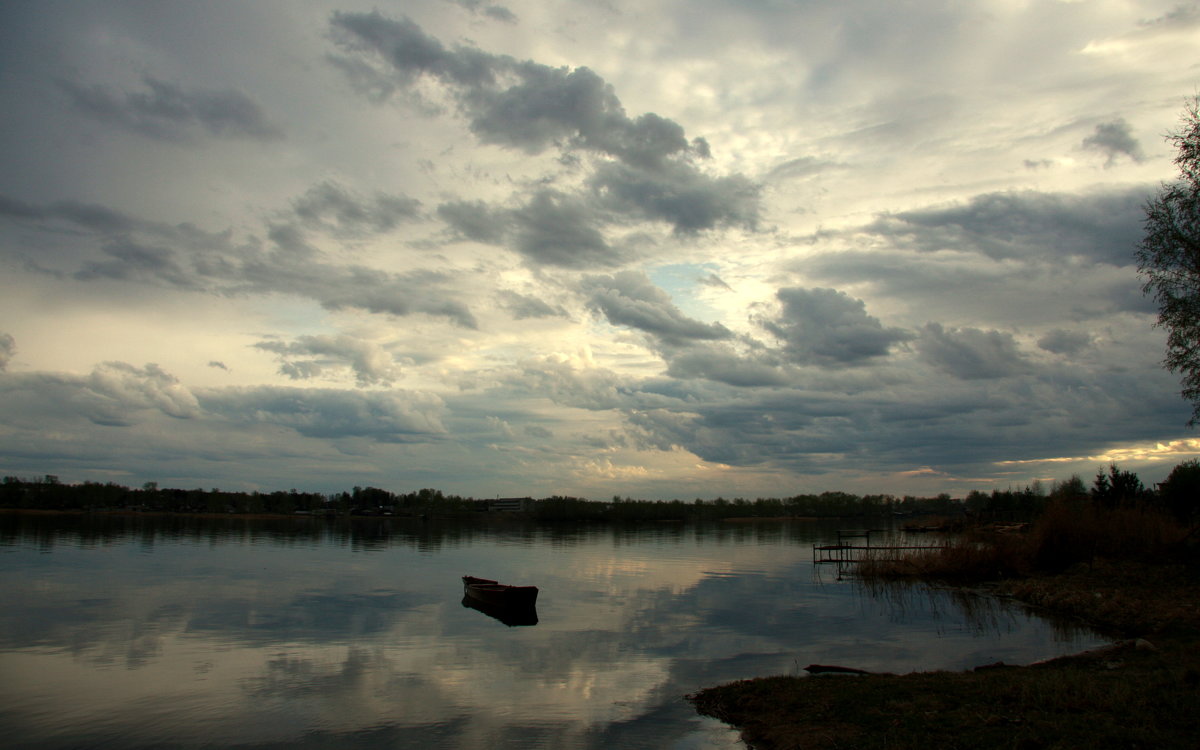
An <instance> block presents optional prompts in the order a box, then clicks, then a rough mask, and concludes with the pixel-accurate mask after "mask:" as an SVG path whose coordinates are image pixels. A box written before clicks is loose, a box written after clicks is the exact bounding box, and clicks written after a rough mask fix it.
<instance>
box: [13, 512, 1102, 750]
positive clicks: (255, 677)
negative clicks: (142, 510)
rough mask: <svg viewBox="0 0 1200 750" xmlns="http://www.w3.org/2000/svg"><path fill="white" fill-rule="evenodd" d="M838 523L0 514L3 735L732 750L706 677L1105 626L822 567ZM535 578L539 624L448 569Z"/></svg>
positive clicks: (1012, 642)
mask: <svg viewBox="0 0 1200 750" xmlns="http://www.w3.org/2000/svg"><path fill="white" fill-rule="evenodd" d="M836 528H837V527H836V526H825V527H821V526H817V525H805V524H800V523H791V524H775V525H729V524H726V525H723V526H717V527H713V528H699V529H697V528H693V527H685V526H674V525H655V526H648V527H641V528H637V529H611V528H608V527H589V528H550V529H548V528H492V529H488V528H482V527H467V526H438V525H436V524H418V523H415V522H414V523H412V524H411V525H409V526H401V525H399V524H397V525H395V526H391V527H389V526H388V525H387V524H384V523H378V524H376V523H370V522H368V523H362V524H355V525H353V526H351V525H349V524H345V525H334V524H329V525H326V524H325V522H321V521H309V520H298V521H296V522H295V523H292V522H279V523H275V524H269V523H262V522H260V523H258V524H248V523H241V522H237V521H233V520H231V521H229V522H220V523H216V522H213V523H200V522H196V521H191V522H187V521H182V520H176V521H167V522H151V521H150V520H148V519H145V520H139V519H107V520H105V519H99V520H92V521H84V520H76V521H64V520H63V519H46V518H30V517H14V516H11V515H9V516H3V515H0V594H2V595H3V598H4V602H5V604H4V607H3V608H0V737H4V738H5V739H4V742H5V744H6V746H8V747H13V748H18V747H19V748H84V747H95V748H109V749H113V750H123V749H125V748H141V747H179V748H198V747H211V748H225V747H238V748H275V747H280V748H281V747H285V746H286V747H288V748H325V747H330V748H333V747H337V748H345V747H356V748H392V747H405V748H407V747H413V748H417V747H420V748H431V747H432V748H436V747H442V748H488V749H489V750H494V749H496V748H530V747H534V748H539V747H540V748H610V747H620V748H638V747H643V748H656V749H657V748H686V749H706V748H733V747H740V745H739V743H738V741H737V736H736V733H735V732H734V731H733V730H730V729H728V728H727V727H725V726H724V725H722V724H720V723H718V722H715V721H711V720H708V719H703V718H701V717H698V716H697V715H696V714H695V713H694V712H693V710H692V709H691V707H690V705H689V704H687V703H686V702H685V701H684V700H683V696H684V695H685V694H687V693H689V692H692V691H695V690H697V689H699V688H701V687H706V686H710V685H715V684H719V683H722V682H727V681H729V680H734V679H740V678H746V677H755V676H763V675H769V674H788V673H792V674H795V673H801V674H803V672H802V668H803V667H804V666H806V665H807V664H810V663H814V662H816V663H824V664H842V665H849V666H856V667H860V668H864V669H871V670H887V671H895V672H907V671H913V670H928V669H965V668H970V667H972V666H976V665H979V664H987V663H992V662H995V661H998V660H1003V661H1006V662H1009V663H1019V662H1028V661H1034V660H1038V659H1043V658H1047V657H1051V656H1055V655H1059V654H1062V653H1067V652H1071V651H1077V650H1081V649H1084V648H1089V647H1091V646H1093V645H1095V644H1097V643H1099V641H1098V640H1097V639H1096V638H1094V637H1093V636H1091V635H1089V634H1086V633H1080V632H1067V631H1063V630H1061V629H1059V630H1056V629H1055V628H1053V627H1051V626H1050V625H1049V624H1047V623H1045V622H1043V621H1040V620H1038V619H1035V618H1031V617H1029V616H1027V615H1026V614H1024V613H1022V612H1021V611H1019V610H1014V609H1010V608H1007V607H1004V606H1002V605H1000V604H998V603H996V602H994V601H991V600H987V599H979V598H975V599H955V598H953V597H951V596H950V595H948V594H946V593H943V592H929V591H925V590H908V591H895V590H887V591H882V592H874V593H872V592H870V591H866V590H864V589H863V588H862V587H861V586H858V585H856V584H854V583H852V582H850V581H839V580H837V574H836V571H835V570H833V569H831V568H828V567H825V566H821V567H819V568H818V567H815V566H814V565H813V564H812V562H811V557H812V553H811V546H810V545H811V543H812V542H814V541H820V540H827V539H829V538H831V537H832V536H833V534H834V533H835V530H836ZM463 574H474V575H480V576H486V577H490V578H497V579H500V580H502V581H505V582H510V583H530V584H536V585H537V586H539V587H540V588H541V595H540V597H539V599H538V604H537V617H538V622H537V624H536V625H533V626H524V627H509V626H507V625H505V624H503V623H502V622H500V621H498V620H496V619H493V618H492V617H489V616H487V615H486V614H484V613H481V612H479V611H476V610H474V609H470V608H467V607H464V606H463V604H462V586H461V582H460V580H459V579H460V576H462V575H463Z"/></svg>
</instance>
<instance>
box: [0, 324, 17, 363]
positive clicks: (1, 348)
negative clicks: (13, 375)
mask: <svg viewBox="0 0 1200 750" xmlns="http://www.w3.org/2000/svg"><path fill="white" fill-rule="evenodd" d="M16 353H17V342H16V340H14V339H13V337H12V334H9V333H0V372H4V371H5V370H7V369H8V363H9V362H10V361H11V360H12V358H13V355H15V354H16Z"/></svg>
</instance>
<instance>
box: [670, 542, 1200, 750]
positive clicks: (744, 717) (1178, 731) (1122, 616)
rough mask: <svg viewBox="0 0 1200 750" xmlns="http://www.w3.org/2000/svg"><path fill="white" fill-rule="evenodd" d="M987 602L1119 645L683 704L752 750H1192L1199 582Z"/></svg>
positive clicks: (1036, 589) (1034, 593)
mask: <svg viewBox="0 0 1200 750" xmlns="http://www.w3.org/2000/svg"><path fill="white" fill-rule="evenodd" d="M952 588H962V589H963V590H976V591H977V590H978V587H965V586H964V587H952ZM989 588H991V589H992V590H991V593H992V595H994V596H998V597H1000V598H1002V599H1005V600H1007V601H1014V602H1017V603H1019V604H1021V605H1023V606H1025V607H1027V608H1030V609H1032V610H1035V611H1037V612H1039V613H1041V614H1044V615H1047V616H1052V617H1065V618H1070V619H1072V620H1075V621H1077V622H1080V623H1081V624H1082V625H1084V626H1086V627H1089V628H1091V629H1093V630H1094V631H1095V632H1097V633H1098V634H1101V635H1107V636H1110V637H1115V641H1116V642H1114V643H1112V644H1110V645H1108V646H1103V647H1100V648H1097V649H1091V650H1088V651H1084V652H1082V653H1079V654H1072V655H1067V656H1062V657H1058V658H1056V659H1051V660H1046V661H1041V662H1036V663H1032V664H1024V665H1009V664H1002V663H997V664H986V665H977V666H975V667H974V668H973V669H972V670H970V671H963V672H951V671H933V672H911V673H908V674H864V675H845V674H837V675H826V674H813V675H808V676H769V677H760V678H754V679H749V680H739V681H736V682H732V683H728V684H725V685H719V686H716V687H712V688H705V689H703V690H700V691H698V692H697V693H694V694H692V695H689V696H687V700H688V701H689V702H690V703H692V705H693V706H694V707H695V708H696V710H697V712H699V713H701V714H703V715H706V716H710V717H713V718H716V719H719V720H721V721H723V722H725V723H727V724H730V725H732V726H734V727H735V728H737V729H739V730H740V732H741V736H742V739H743V740H744V741H745V742H746V743H747V745H748V746H749V747H751V748H755V750H777V749H781V748H801V747H802V748H815V749H816V750H823V749H824V748H838V747H854V748H864V749H868V750H869V749H872V748H885V747H886V748H889V749H891V750H896V749H897V748H899V749H901V750H903V749H904V748H911V750H928V748H929V747H931V746H933V744H934V743H936V744H938V745H942V746H947V747H972V748H1041V747H1087V746H1094V747H1096V748H1107V747H1134V746H1138V747H1142V746H1147V747H1148V746H1157V747H1189V746H1193V745H1192V743H1194V741H1195V737H1197V736H1200V717H1197V716H1196V715H1195V714H1196V712H1195V710H1194V708H1195V706H1196V705H1200V577H1198V575H1197V571H1195V570H1192V569H1190V568H1187V567H1186V566H1182V565H1152V564H1141V563H1127V562H1122V563H1109V562H1104V561H1098V562H1097V563H1096V564H1095V565H1094V566H1087V567H1084V566H1079V567H1078V568H1076V569H1073V570H1070V571H1067V572H1065V573H1060V574H1054V575H1039V576H1033V577H1030V578H1027V579H1012V580H1008V581H1003V582H1000V583H998V584H996V585H995V587H994V588H992V587H989ZM800 663H803V660H801V662H800ZM846 666H847V667H850V668H853V665H852V664H850V665H846Z"/></svg>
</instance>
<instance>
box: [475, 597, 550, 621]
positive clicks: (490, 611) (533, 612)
mask: <svg viewBox="0 0 1200 750" xmlns="http://www.w3.org/2000/svg"><path fill="white" fill-rule="evenodd" d="M462 605H463V606H464V607H470V608H471V609H474V610H478V611H480V612H482V613H484V614H485V615H487V616H488V617H494V618H496V619H497V620H499V621H500V622H502V623H504V624H505V625H507V626H509V627H510V628H511V627H515V626H517V625H537V624H538V615H537V606H536V605H533V604H510V605H504V604H486V603H484V602H481V601H479V600H478V599H472V598H471V597H469V596H465V595H464V596H463V600H462Z"/></svg>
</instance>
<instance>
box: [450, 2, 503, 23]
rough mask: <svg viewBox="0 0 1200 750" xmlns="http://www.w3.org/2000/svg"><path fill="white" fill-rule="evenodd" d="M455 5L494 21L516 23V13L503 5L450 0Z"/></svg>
mask: <svg viewBox="0 0 1200 750" xmlns="http://www.w3.org/2000/svg"><path fill="white" fill-rule="evenodd" d="M450 2H452V3H454V4H455V5H458V6H461V7H463V8H466V9H467V10H469V11H471V12H472V13H474V14H481V15H484V16H487V17H488V18H491V19H492V20H494V21H500V22H502V23H516V22H517V15H516V14H515V13H513V12H512V11H511V10H509V9H508V8H506V7H504V6H503V5H493V4H491V3H485V2H482V0H450Z"/></svg>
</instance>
